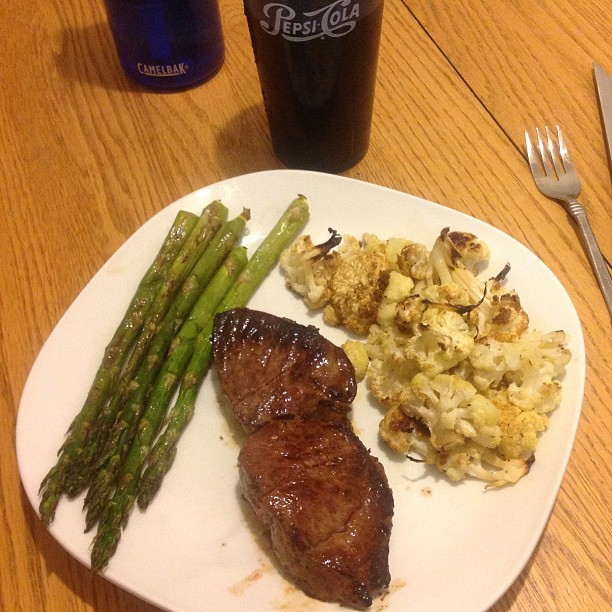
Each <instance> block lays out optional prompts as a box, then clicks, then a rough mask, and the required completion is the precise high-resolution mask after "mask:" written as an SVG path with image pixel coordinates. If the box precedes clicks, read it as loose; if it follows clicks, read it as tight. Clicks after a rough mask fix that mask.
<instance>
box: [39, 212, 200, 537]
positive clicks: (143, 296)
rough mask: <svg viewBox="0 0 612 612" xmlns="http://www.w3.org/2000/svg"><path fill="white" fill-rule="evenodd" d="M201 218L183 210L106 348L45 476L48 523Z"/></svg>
mask: <svg viewBox="0 0 612 612" xmlns="http://www.w3.org/2000/svg"><path fill="white" fill-rule="evenodd" d="M197 221H198V218H197V216H196V215H194V214H192V213H188V212H186V211H179V212H178V213H177V215H176V218H175V219H174V223H173V224H172V227H171V228H170V231H169V232H168V234H167V235H166V237H165V239H164V242H163V244H162V246H161V248H160V250H159V252H158V253H157V255H156V257H155V259H154V260H153V262H152V264H151V265H150V267H149V269H148V270H147V271H146V272H145V274H144V276H143V277H142V279H141V281H140V283H139V285H138V288H137V289H136V292H135V294H134V296H133V298H132V300H131V302H130V305H129V307H128V309H127V311H126V313H125V315H124V317H123V319H122V320H121V323H120V324H119V326H118V327H117V329H116V330H115V332H114V334H113V337H112V338H111V340H110V342H109V344H108V345H107V346H106V348H105V350H104V356H103V358H102V363H101V364H100V366H99V368H98V371H97V372H96V374H95V377H94V380H93V383H92V385H91V387H90V389H89V392H88V394H87V398H86V400H85V403H84V404H83V407H82V408H81V411H80V412H79V413H78V414H77V416H76V417H75V418H74V419H73V421H72V423H71V425H70V427H69V428H68V432H67V435H66V439H65V440H64V443H63V444H62V446H61V448H60V450H59V451H58V460H57V463H56V464H55V465H54V466H53V467H52V468H51V470H50V471H49V472H48V473H47V475H46V476H45V477H44V479H43V481H42V483H41V485H40V492H41V493H42V499H41V503H40V508H39V510H40V515H41V519H42V521H43V523H44V524H45V525H47V526H48V525H50V524H51V522H52V521H53V519H54V517H55V510H56V507H57V504H58V502H59V499H60V497H61V495H62V494H63V493H66V492H69V493H70V494H74V491H73V489H72V488H68V487H66V474H67V473H69V472H70V471H71V469H72V466H73V465H74V464H75V463H77V462H79V460H80V457H81V454H82V449H83V444H84V441H85V440H86V438H87V437H88V433H89V430H90V428H91V426H92V423H93V422H94V421H95V419H96V417H97V415H98V413H99V412H100V410H101V409H102V407H103V405H104V402H105V401H106V399H107V398H108V395H109V393H110V392H111V389H112V388H113V386H114V384H115V383H116V381H117V378H118V376H119V373H120V371H121V367H122V365H123V363H124V361H125V358H126V355H127V354H128V351H129V349H130V348H131V346H132V344H133V343H134V341H135V339H136V337H137V335H138V333H139V332H140V329H141V328H142V323H143V320H144V318H145V317H146V315H147V312H148V310H149V308H150V306H151V304H152V302H153V300H154V297H155V295H156V293H157V291H158V290H159V287H160V285H161V282H162V279H163V278H164V276H165V275H166V273H167V272H168V269H169V268H170V267H171V265H172V262H173V261H174V260H175V259H176V257H177V256H178V253H179V252H180V250H181V248H182V247H183V245H184V244H185V241H186V240H187V238H188V236H189V235H190V234H191V232H192V231H193V230H194V228H195V226H196V224H197Z"/></svg>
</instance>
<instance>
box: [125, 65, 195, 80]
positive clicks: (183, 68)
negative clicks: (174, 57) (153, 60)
mask: <svg viewBox="0 0 612 612" xmlns="http://www.w3.org/2000/svg"><path fill="white" fill-rule="evenodd" d="M136 67H137V68H138V72H140V74H144V75H145V76H150V77H175V76H180V75H181V74H187V71H188V70H189V66H188V65H187V64H186V63H185V62H181V63H179V64H168V65H161V66H160V65H158V64H142V63H138V64H137V65H136Z"/></svg>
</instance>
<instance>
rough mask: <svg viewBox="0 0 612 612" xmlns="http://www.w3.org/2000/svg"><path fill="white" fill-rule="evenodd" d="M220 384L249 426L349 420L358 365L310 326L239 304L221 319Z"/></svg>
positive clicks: (217, 329)
mask: <svg viewBox="0 0 612 612" xmlns="http://www.w3.org/2000/svg"><path fill="white" fill-rule="evenodd" d="M213 347H214V361H215V367H216V369H217V373H218V377H219V383H220V385H221V388H222V389H223V392H224V393H225V395H226V396H227V398H228V399H229V402H230V404H231V406H232V409H233V411H234V413H235V414H236V416H237V417H238V420H239V421H240V424H241V425H242V427H243V428H244V430H245V431H246V432H248V433H251V432H253V431H256V430H257V429H258V428H260V427H261V426H262V425H264V424H265V423H268V422H269V421H271V420H274V419H279V418H283V419H289V418H296V417H297V418H302V419H318V420H335V419H337V418H340V419H343V418H345V417H346V415H347V413H348V411H349V410H350V404H351V402H352V401H353V399H355V394H356V392H357V383H356V382H355V370H354V368H353V364H352V363H351V362H350V361H349V359H348V358H347V356H346V354H345V352H344V351H343V350H342V349H341V348H339V347H337V346H335V345H334V344H332V343H331V342H330V341H329V340H327V339H326V338H324V337H323V336H321V334H319V332H318V330H317V329H316V328H315V327H313V326H304V325H299V324H297V323H295V322H294V321H290V320H289V319H284V318H280V317H276V316H274V315H271V314H268V313H265V312H260V311H256V310H251V309H247V308H237V309H235V310H231V311H227V312H224V313H221V314H220V315H218V316H217V317H216V318H215V323H214V329H213Z"/></svg>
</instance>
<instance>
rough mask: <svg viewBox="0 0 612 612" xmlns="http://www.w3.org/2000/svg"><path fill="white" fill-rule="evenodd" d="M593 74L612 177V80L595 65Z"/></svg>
mask: <svg viewBox="0 0 612 612" xmlns="http://www.w3.org/2000/svg"><path fill="white" fill-rule="evenodd" d="M593 72H594V74H595V85H596V88H597V97H598V98H599V109H600V111H601V121H602V123H603V127H604V136H605V138H606V146H607V148H608V165H609V166H610V172H611V176H612V78H610V76H609V75H608V74H607V73H606V71H605V70H604V69H603V68H602V67H601V66H599V65H598V64H593Z"/></svg>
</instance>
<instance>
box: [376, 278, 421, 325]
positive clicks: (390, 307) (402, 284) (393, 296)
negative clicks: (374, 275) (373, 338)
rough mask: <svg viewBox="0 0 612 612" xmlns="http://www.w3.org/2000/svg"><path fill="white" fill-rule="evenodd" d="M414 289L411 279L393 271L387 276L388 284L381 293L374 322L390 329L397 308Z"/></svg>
mask: <svg viewBox="0 0 612 612" xmlns="http://www.w3.org/2000/svg"><path fill="white" fill-rule="evenodd" d="M413 288H414V283H413V282H412V279H410V278H409V277H408V276H404V275H403V274H400V273H399V272H396V271H394V270H392V271H391V273H390V275H389V283H388V285H387V287H386V289H385V292H384V293H383V297H382V300H381V302H380V307H379V309H378V314H377V317H376V321H377V323H378V324H379V325H382V326H383V327H390V326H391V325H393V324H394V322H395V317H396V314H397V311H398V307H399V308H401V306H400V305H403V303H404V301H405V300H406V298H408V297H409V296H410V292H411V291H412V289H413Z"/></svg>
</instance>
